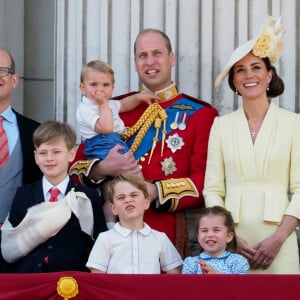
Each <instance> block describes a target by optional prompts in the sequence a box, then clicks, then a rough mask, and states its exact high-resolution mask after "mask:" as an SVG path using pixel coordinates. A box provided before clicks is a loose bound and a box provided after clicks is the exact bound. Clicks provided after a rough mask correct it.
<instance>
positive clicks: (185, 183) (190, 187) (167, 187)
mask: <svg viewBox="0 0 300 300" xmlns="http://www.w3.org/2000/svg"><path fill="white" fill-rule="evenodd" d="M155 185H156V186H157V190H158V200H159V203H160V205H163V204H164V203H166V202H167V201H170V202H171V205H170V208H169V211H175V210H176V208H177V206H178V203H179V201H180V199H181V198H182V197H184V196H191V197H199V193H198V190H197V188H196V186H195V185H194V183H193V182H192V180H190V179H189V178H171V179H165V180H160V181H156V182H155Z"/></svg>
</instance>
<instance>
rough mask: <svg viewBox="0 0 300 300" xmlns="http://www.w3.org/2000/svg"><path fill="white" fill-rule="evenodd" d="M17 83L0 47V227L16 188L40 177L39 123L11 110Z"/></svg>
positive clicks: (1, 268) (1, 263)
mask: <svg viewBox="0 0 300 300" xmlns="http://www.w3.org/2000/svg"><path fill="white" fill-rule="evenodd" d="M18 81H19V76H18V74H16V73H15V62H14V59H13V57H12V56H11V55H10V54H9V53H8V52H7V51H6V50H4V49H2V48H0V116H1V117H2V118H3V122H2V124H3V128H4V131H5V132H6V136H7V138H8V150H9V159H8V161H7V162H6V163H5V164H4V165H3V166H2V167H0V182H1V185H0V195H1V200H0V225H2V223H3V222H4V220H5V218H6V216H7V214H8V212H9V210H10V207H11V203H12V200H13V197H14V195H15V192H16V188H17V187H18V186H21V185H22V184H26V183H29V182H33V181H36V180H38V179H39V178H40V177H41V172H40V170H39V168H38V167H37V165H36V163H35V161H34V156H33V150H34V149H33V143H32V134H33V131H34V130H35V129H36V128H37V127H38V125H39V123H37V122H35V121H33V120H31V119H29V118H26V117H24V116H22V115H21V114H19V113H18V112H16V111H15V110H13V109H12V107H11V97H12V93H13V90H14V89H15V88H16V87H17V85H18ZM0 239H1V237H0ZM5 266H6V264H5V263H4V261H3V258H2V255H1V253H0V272H5V271H6V270H7V269H6V267H5Z"/></svg>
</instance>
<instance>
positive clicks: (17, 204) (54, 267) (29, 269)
mask: <svg viewBox="0 0 300 300" xmlns="http://www.w3.org/2000/svg"><path fill="white" fill-rule="evenodd" d="M73 187H74V188H75V191H80V192H84V193H85V194H86V195H87V196H88V197H89V199H90V200H91V202H92V207H93V213H94V234H93V238H94V240H95V239H96V238H97V236H98V234H99V233H100V232H102V231H105V230H106V223H105V220H104V215H103V210H102V205H101V200H100V197H99V195H98V193H97V192H96V191H95V190H93V189H90V188H87V187H83V186H79V185H75V183H74V182H73V181H71V180H70V182H69V185H68V187H67V191H66V193H67V192H68V191H70V190H71V188H73ZM41 202H44V196H43V188H42V180H39V181H38V182H36V183H33V184H28V185H24V186H22V187H20V188H18V189H17V193H16V196H15V198H14V201H13V204H12V208H11V212H10V215H9V221H10V222H11V224H12V225H13V226H14V227H15V226H17V225H18V224H19V223H20V222H21V221H22V220H23V218H24V217H25V215H26V212H27V209H28V208H29V207H31V206H34V205H36V204H39V203H41ZM93 243H94V241H93V240H92V239H91V238H90V237H89V236H88V235H87V234H85V233H84V232H82V231H81V228H80V224H79V221H78V219H77V218H76V216H75V215H74V214H72V216H71V218H70V220H69V221H68V222H67V224H66V225H65V226H64V227H63V228H62V229H61V230H60V231H59V232H58V233H57V234H56V235H55V236H53V237H51V238H49V239H48V240H47V241H46V242H45V243H43V244H41V245H39V246H37V247H36V248H35V249H34V250H32V251H31V252H30V253H29V254H28V255H26V256H25V257H23V258H21V259H20V260H19V261H17V262H16V263H14V264H13V265H12V271H13V272H16V273H39V272H59V271H67V270H74V271H87V270H88V269H87V268H86V267H85V264H86V262H87V259H88V255H89V251H90V249H91V247H92V246H93ZM45 257H48V264H46V263H44V259H45Z"/></svg>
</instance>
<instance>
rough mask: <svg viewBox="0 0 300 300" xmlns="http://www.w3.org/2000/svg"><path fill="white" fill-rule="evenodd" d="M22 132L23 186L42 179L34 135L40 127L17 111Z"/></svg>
mask: <svg viewBox="0 0 300 300" xmlns="http://www.w3.org/2000/svg"><path fill="white" fill-rule="evenodd" d="M13 111H14V113H15V114H16V116H17V123H18V127H19V132H20V140H21V147H22V154H23V184H27V183H31V182H35V181H37V180H38V179H40V178H41V177H42V173H41V171H40V169H39V167H38V166H37V164H36V163H35V160H34V154H33V151H34V147H33V141H32V135H33V132H34V131H35V129H36V128H37V127H38V126H39V125H40V124H39V123H38V122H36V121H33V120H31V119H29V118H26V117H24V116H23V115H21V114H19V113H18V112H16V111H15V110H13Z"/></svg>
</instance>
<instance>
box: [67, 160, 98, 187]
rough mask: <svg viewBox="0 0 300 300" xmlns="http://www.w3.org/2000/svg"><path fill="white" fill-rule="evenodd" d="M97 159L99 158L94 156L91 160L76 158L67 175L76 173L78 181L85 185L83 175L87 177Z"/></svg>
mask: <svg viewBox="0 0 300 300" xmlns="http://www.w3.org/2000/svg"><path fill="white" fill-rule="evenodd" d="M99 161H100V159H99V158H94V159H92V160H78V161H76V162H75V163H74V164H73V165H72V166H71V168H70V170H69V175H70V176H71V175H77V176H78V179H79V181H80V183H81V184H82V185H85V181H84V177H83V176H85V177H88V176H89V174H90V171H91V169H92V167H93V166H94V164H95V163H97V162H99Z"/></svg>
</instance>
